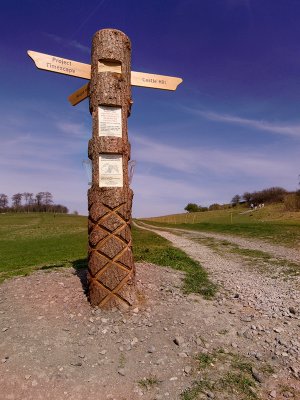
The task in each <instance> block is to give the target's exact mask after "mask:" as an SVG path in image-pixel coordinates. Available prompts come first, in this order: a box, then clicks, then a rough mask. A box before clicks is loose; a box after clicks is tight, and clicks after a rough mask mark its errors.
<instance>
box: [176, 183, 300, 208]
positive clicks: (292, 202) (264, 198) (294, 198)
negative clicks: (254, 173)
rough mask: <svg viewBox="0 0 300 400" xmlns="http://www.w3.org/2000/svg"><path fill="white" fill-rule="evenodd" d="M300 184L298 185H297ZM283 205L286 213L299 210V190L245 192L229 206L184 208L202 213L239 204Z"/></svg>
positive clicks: (192, 205) (191, 205) (279, 189)
mask: <svg viewBox="0 0 300 400" xmlns="http://www.w3.org/2000/svg"><path fill="white" fill-rule="evenodd" d="M299 184H300V183H299ZM271 203H283V204H284V206H285V209H286V210H288V211H299V210H300V190H297V191H294V192H289V191H287V190H286V189H284V188H282V187H278V186H274V187H270V188H267V189H263V190H259V191H255V192H245V193H244V194H242V195H239V194H236V195H235V196H233V198H232V199H231V202H230V204H218V203H214V204H211V205H210V206H209V207H203V206H201V205H198V204H196V203H188V204H187V205H186V207H185V208H184V209H185V210H186V211H187V212H203V211H212V210H224V209H228V208H230V207H236V206H237V205H239V204H245V205H246V206H248V207H250V206H251V205H252V206H254V207H255V206H259V205H262V204H271Z"/></svg>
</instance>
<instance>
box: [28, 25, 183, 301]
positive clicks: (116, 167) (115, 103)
mask: <svg viewBox="0 0 300 400" xmlns="http://www.w3.org/2000/svg"><path fill="white" fill-rule="evenodd" d="M28 55H29V56H30V57H31V58H32V59H33V61H34V62H35V65H36V66H37V67H38V68H40V69H44V70H47V71H52V72H57V73H61V74H66V75H71V76H77V77H80V78H84V79H90V82H89V83H88V84H87V85H85V86H83V87H82V88H80V89H78V90H77V91H76V92H75V93H73V94H72V95H71V96H69V101H70V103H71V104H72V105H76V104H78V103H79V102H80V101H82V100H84V99H85V98H87V97H89V100H90V112H91V115H92V121H93V132H92V138H91V139H90V141H89V148H88V154H89V158H90V159H91V161H92V186H91V188H90V189H89V191H88V209H89V218H88V224H89V226H88V232H89V253H88V283H89V294H88V296H89V300H90V302H91V304H92V305H93V306H98V307H108V308H112V307H118V308H122V307H129V306H131V305H132V304H134V302H135V300H136V290H135V268H134V263H133V257H132V243H131V208H132V198H133V192H132V190H131V189H130V187H129V177H128V162H129V160H130V144H129V142H128V128H127V118H128V117H129V115H130V110H131V105H132V103H133V102H132V99H131V86H132V85H134V86H144V87H150V88H157V89H165V90H176V88H177V86H178V85H179V84H180V83H181V82H182V79H181V78H174V77H169V76H163V75H155V74H147V73H142V72H134V71H131V44H130V40H129V38H128V37H127V36H126V35H125V34H124V33H123V32H121V31H118V30H115V29H103V30H100V31H98V32H96V34H95V35H94V37H93V43H92V57H91V65H88V64H84V63H80V62H77V61H73V60H68V59H65V58H62V57H57V56H51V55H47V54H42V53H37V52H34V51H28Z"/></svg>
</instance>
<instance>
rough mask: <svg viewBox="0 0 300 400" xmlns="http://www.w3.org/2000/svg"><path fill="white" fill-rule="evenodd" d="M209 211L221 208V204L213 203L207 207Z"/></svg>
mask: <svg viewBox="0 0 300 400" xmlns="http://www.w3.org/2000/svg"><path fill="white" fill-rule="evenodd" d="M208 209H209V211H214V210H221V209H222V206H221V205H220V204H218V203H213V204H211V205H210V206H209V207H208Z"/></svg>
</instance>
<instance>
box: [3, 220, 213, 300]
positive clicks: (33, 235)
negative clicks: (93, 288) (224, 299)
mask: <svg viewBox="0 0 300 400" xmlns="http://www.w3.org/2000/svg"><path fill="white" fill-rule="evenodd" d="M133 242H134V249H133V250H134V258H135V261H146V262H151V263H155V264H157V265H161V266H169V267H171V268H175V269H177V270H181V271H185V272H186V278H185V282H184V290H185V291H186V292H194V293H201V294H202V295H203V296H204V297H206V298H209V297H212V296H213V295H214V293H215V290H216V288H215V286H214V285H213V284H212V283H211V282H210V281H209V279H208V277H207V274H206V272H205V271H204V270H203V269H202V268H201V267H200V266H199V264H198V263H197V262H195V261H193V260H191V259H190V258H189V257H188V256H187V255H186V254H185V253H183V252H182V251H181V250H178V249H175V248H174V247H172V246H171V244H170V243H169V242H168V241H167V240H166V239H163V238H161V237H160V236H157V235H155V234H154V233H151V232H148V231H144V230H141V229H137V228H133ZM86 256H87V217H82V216H75V215H65V214H61V215H55V216H54V215H53V214H47V213H29V214H22V213H19V214H9V213H8V214H0V281H3V280H4V279H6V278H9V277H12V276H15V275H27V274H29V273H30V272H32V271H34V270H36V269H49V268H55V267H68V266H73V267H75V268H85V267H87V260H86Z"/></svg>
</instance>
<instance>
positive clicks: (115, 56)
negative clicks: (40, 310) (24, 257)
mask: <svg viewBox="0 0 300 400" xmlns="http://www.w3.org/2000/svg"><path fill="white" fill-rule="evenodd" d="M130 57H131V44H130V40H129V38H128V37H127V36H126V35H125V34H124V33H122V32H120V31H118V30H114V29H103V30H101V31H98V32H97V33H96V34H95V35H94V38H93V43H92V62H91V68H92V71H91V81H90V88H89V92H90V112H91V114H92V120H93V135H92V139H91V140H90V141H89V158H90V159H91V161H92V186H91V188H90V189H89V191H88V207H89V222H88V223H89V228H88V229H89V255H88V283H89V300H90V302H91V304H92V305H93V306H98V307H101V308H112V307H118V308H124V307H125V308H127V307H128V306H130V305H132V304H133V303H134V301H135V268H134V263H133V256H132V245H131V208H132V197H133V192H132V190H131V189H130V188H129V181H128V161H129V160H130V145H129V142H128V132H127V118H128V116H129V115H130V107H131V104H132V101H131V85H130V72H131V65H130ZM99 61H101V62H108V63H112V64H118V63H119V64H120V65H121V69H122V72H121V73H116V72H99V67H98V65H99ZM99 106H110V107H121V115H122V137H114V136H100V135H99V134H100V132H99V129H100V128H99V121H98V119H99ZM100 154H106V155H107V154H112V155H113V154H119V155H122V163H123V187H100V186H99V181H100V172H99V155H100Z"/></svg>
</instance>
